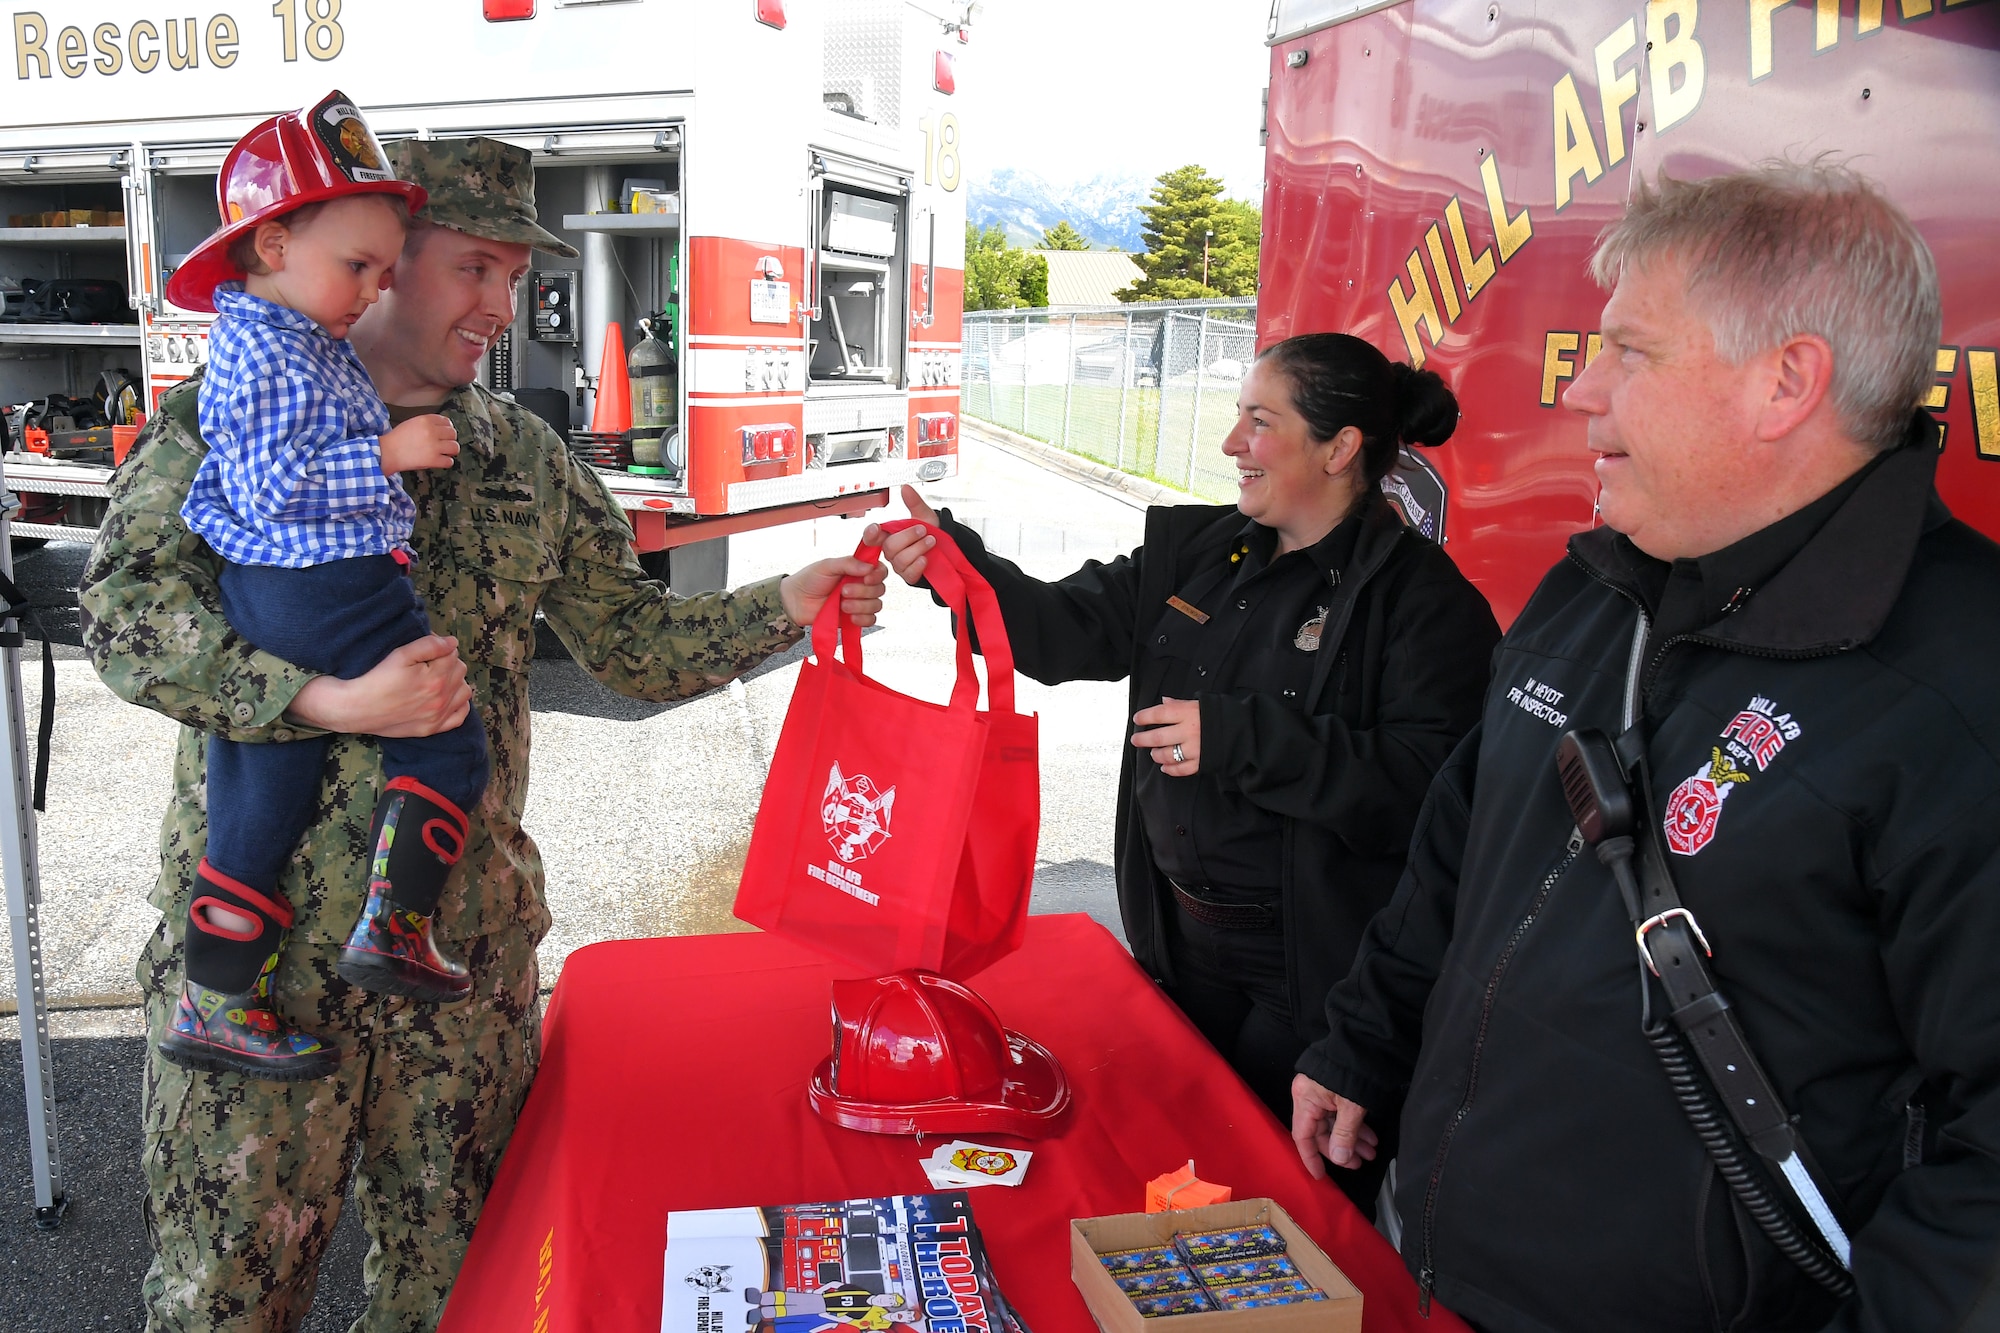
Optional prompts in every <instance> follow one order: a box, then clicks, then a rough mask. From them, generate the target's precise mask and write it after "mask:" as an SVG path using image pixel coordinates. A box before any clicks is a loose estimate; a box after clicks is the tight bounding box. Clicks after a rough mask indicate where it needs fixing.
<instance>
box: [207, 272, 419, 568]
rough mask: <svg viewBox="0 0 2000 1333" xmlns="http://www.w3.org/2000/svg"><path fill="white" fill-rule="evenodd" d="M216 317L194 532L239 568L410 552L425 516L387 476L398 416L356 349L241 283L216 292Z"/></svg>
mask: <svg viewBox="0 0 2000 1333" xmlns="http://www.w3.org/2000/svg"><path fill="white" fill-rule="evenodd" d="M215 310H216V314H217V316H218V318H217V319H216V321H215V325H214V327H213V328H211V329H210V330H209V334H208V369H207V371H206V372H204V374H203V376H202V381H201V391H200V397H199V399H198V402H199V406H200V411H201V434H202V438H203V439H205V440H206V441H207V442H208V456H207V457H206V458H204V459H203V460H202V464H201V469H200V471H198V472H197V473H196V474H195V479H194V485H193V486H192V487H191V488H190V489H189V491H188V497H187V502H186V503H185V504H183V505H182V506H181V518H182V519H183V520H185V521H186V523H187V525H188V527H189V528H191V529H193V531H194V532H195V533H196V534H197V535H199V536H200V537H201V538H203V539H204V540H205V541H207V542H208V544H209V545H210V546H212V547H214V548H215V552H216V554H217V555H220V556H221V557H222V558H223V559H224V560H227V561H229V562H230V563H232V564H238V565H277V566H280V567H282V568H286V569H301V568H304V567H306V566H308V565H323V564H325V563H327V562H328V561H330V560H345V559H348V558H350V557H353V556H363V555H391V554H393V553H395V552H397V551H408V549H409V538H410V525H411V523H412V521H413V520H414V519H415V517H416V507H415V506H414V505H412V504H411V503H410V497H409V496H408V495H406V494H405V493H404V491H403V487H402V484H401V483H400V482H398V481H397V480H396V479H395V478H394V477H386V476H383V475H382V447H381V442H380V437H381V435H382V433H383V432H384V431H386V430H388V429H389V410H388V409H387V408H386V407H384V406H383V405H382V399H381V397H380V396H379V395H378V394H377V393H376V392H375V383H374V381H373V380H371V379H369V378H368V372H367V370H365V369H364V368H363V367H362V365H361V358H360V357H358V356H356V355H355V354H354V349H353V348H352V347H350V346H348V345H347V343H346V341H345V340H344V339H340V338H335V337H332V336H331V335H329V334H328V333H327V332H326V330H324V329H322V328H320V326H319V325H318V324H316V323H314V322H313V320H312V319H311V318H309V317H308V316H305V315H302V314H300V313H299V312H298V311H296V310H291V309H288V308H286V307H284V306H281V305H276V304H273V303H272V302H270V301H266V300H263V299H261V298H259V297H255V296H252V295H250V294H249V293H248V292H245V291H244V290H243V288H242V284H240V283H225V284H223V285H222V286H221V287H219V288H217V289H216V293H215Z"/></svg>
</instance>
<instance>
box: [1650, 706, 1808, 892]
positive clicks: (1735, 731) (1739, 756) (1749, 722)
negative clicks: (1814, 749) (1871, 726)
mask: <svg viewBox="0 0 2000 1333" xmlns="http://www.w3.org/2000/svg"><path fill="white" fill-rule="evenodd" d="M1801 730H1802V728H1801V727H1800V726H1799V724H1798V723H1797V722H1796V721H1794V720H1793V718H1792V715H1791V714H1790V713H1780V712H1779V711H1778V706H1777V705H1776V704H1774V703H1772V702H1771V701H1770V700H1769V699H1766V698H1763V697H1761V696H1759V697H1757V698H1753V699H1751V701H1750V705H1749V707H1747V708H1745V709H1744V710H1743V711H1742V712H1740V713H1738V714H1737V715H1736V716H1735V717H1733V718H1731V719H1730V720H1729V725H1728V726H1726V727H1724V728H1723V729H1722V744H1720V745H1716V746H1711V747H1710V749H1709V759H1708V762H1707V763H1706V764H1704V765H1702V766H1701V767H1700V768H1699V769H1697V770H1696V771H1695V772H1694V774H1693V775H1692V776H1691V777H1689V778H1688V779H1686V780H1685V781H1684V782H1682V783H1681V785H1680V786H1678V787H1676V788H1674V792H1673V795H1671V796H1669V797H1668V798H1667V813H1666V818H1665V820H1664V821H1663V823H1664V825H1665V829H1666V835H1667V847H1668V849H1669V850H1670V851H1672V852H1674V853H1675V854H1676V855H1678V856H1693V855H1694V854H1695V853H1696V852H1698V851H1700V850H1701V849H1702V848H1704V847H1706V846H1708V844H1709V843H1710V842H1711V841H1712V840H1713V839H1714V837H1715V830H1716V826H1717V825H1718V824H1719V823H1720V822H1721V819H1722V803H1723V802H1724V801H1726V800H1728V799H1729V793H1730V792H1732V791H1734V790H1736V788H1738V787H1740V786H1742V785H1743V784H1744V783H1746V782H1748V781H1750V768H1751V767H1752V766H1753V765H1754V766H1755V767H1756V770H1757V771H1758V772H1759V773H1762V772H1763V771H1764V770H1765V769H1767V768H1769V767H1770V766H1771V761H1772V760H1774V759H1776V758H1777V757H1778V755H1779V754H1780V753H1781V752H1782V751H1783V750H1784V748H1785V746H1786V744H1788V743H1789V742H1791V741H1795V740H1797V739H1798V738H1799V735H1800V732H1801Z"/></svg>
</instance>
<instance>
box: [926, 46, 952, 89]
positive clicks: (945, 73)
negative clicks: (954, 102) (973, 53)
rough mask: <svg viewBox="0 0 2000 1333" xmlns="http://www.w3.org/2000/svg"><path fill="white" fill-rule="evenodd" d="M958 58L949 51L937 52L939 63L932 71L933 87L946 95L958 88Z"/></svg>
mask: <svg viewBox="0 0 2000 1333" xmlns="http://www.w3.org/2000/svg"><path fill="white" fill-rule="evenodd" d="M957 63H958V61H957V58H956V57H954V56H953V55H952V53H951V52H949V51H940V52H938V53H937V64H936V66H935V67H934V68H933V69H932V72H931V87H933V88H935V89H937V90H938V91H939V92H941V93H944V94H945V95H946V96H949V95H950V94H952V93H954V92H956V91H957V90H958V71H957V69H956V65H957Z"/></svg>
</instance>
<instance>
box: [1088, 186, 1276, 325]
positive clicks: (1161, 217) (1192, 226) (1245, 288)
mask: <svg viewBox="0 0 2000 1333" xmlns="http://www.w3.org/2000/svg"><path fill="white" fill-rule="evenodd" d="M1152 198H1153V202H1152V203H1150V204H1141V205H1140V206H1139V211H1140V212H1141V213H1143V214H1144V215H1145V218H1146V228H1145V231H1144V233H1143V235H1144V237H1145V241H1146V251H1145V253H1144V254H1139V255H1134V256H1133V257H1132V258H1133V260H1134V262H1136V263H1137V264H1138V265H1139V270H1140V272H1142V273H1143V274H1144V275H1145V276H1144V277H1142V278H1140V279H1139V280H1138V281H1136V282H1134V283H1132V284H1131V285H1130V286H1129V287H1126V288H1124V289H1122V290H1121V291H1120V292H1119V293H1118V299H1119V300H1121V301H1196V300H1211V299H1214V298H1216V297H1222V296H1254V295H1255V294H1256V292H1257V251H1258V240H1259V232H1260V229H1261V223H1262V218H1261V215H1260V214H1259V212H1258V211H1257V209H1256V208H1254V207H1252V206H1251V205H1249V204H1245V203H1241V202H1239V201H1237V200H1234V199H1224V198H1223V197H1222V182H1221V181H1219V180H1217V179H1216V178H1215V177H1213V176H1211V175H1209V174H1208V173H1207V172H1206V171H1204V170H1202V169H1201V168H1200V167H1199V166H1196V165H1193V164H1190V165H1188V166H1185V167H1176V168H1175V169H1174V170H1172V171H1168V172H1165V173H1162V175H1161V176H1160V179H1159V181H1158V182H1157V183H1155V184H1154V186H1153V195H1152ZM1204 245H1205V246H1206V250H1207V258H1208V263H1207V277H1208V281H1207V282H1205V283H1204V282H1203V281H1202V276H1203V274H1202V268H1203V265H1202V255H1203V249H1204Z"/></svg>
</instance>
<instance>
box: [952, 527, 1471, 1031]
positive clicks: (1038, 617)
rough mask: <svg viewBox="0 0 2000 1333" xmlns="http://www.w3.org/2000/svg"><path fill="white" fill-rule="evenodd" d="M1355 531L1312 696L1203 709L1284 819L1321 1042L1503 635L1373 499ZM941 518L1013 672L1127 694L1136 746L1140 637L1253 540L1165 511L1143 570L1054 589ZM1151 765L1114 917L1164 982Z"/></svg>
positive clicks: (1148, 662)
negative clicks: (1010, 652)
mask: <svg viewBox="0 0 2000 1333" xmlns="http://www.w3.org/2000/svg"><path fill="white" fill-rule="evenodd" d="M1361 517H1362V527H1361V532H1360V535H1359V537H1358V539H1357V541H1356V545H1355V551H1354V555H1353V557H1352V558H1351V559H1350V561H1349V562H1348V565H1347V572H1346V575H1345V577H1343V579H1342V580H1341V586H1340V588H1339V589H1338V590H1337V592H1336V594H1335V596H1336V603H1335V605H1334V606H1333V607H1332V608H1331V609H1329V611H1328V612H1327V620H1326V628H1325V630H1324V631H1323V633H1322V635H1321V638H1320V648H1319V651H1318V658H1319V660H1318V662H1317V664H1316V666H1315V670H1314V673H1313V678H1312V685H1311V688H1310V689H1309V690H1308V691H1307V692H1306V693H1305V695H1304V696H1303V697H1302V698H1301V699H1300V700H1298V701H1296V706H1295V705H1294V704H1293V703H1288V702H1286V701H1283V700H1280V699H1276V698H1272V697H1270V696H1268V695H1264V694H1258V693H1255V692H1248V691H1245V692H1234V693H1215V694H1203V695H1201V696H1199V700H1200V704H1201V742H1202V747H1201V764H1202V769H1203V771H1204V772H1214V773H1216V774H1217V775H1219V776H1220V778H1221V779H1222V781H1223V782H1224V783H1227V784H1233V785H1234V786H1235V788H1236V789H1237V790H1239V791H1241V792H1242V793H1243V794H1244V795H1245V796H1247V797H1249V798H1250V799H1251V800H1253V801H1255V802H1257V803H1258V804H1260V805H1262V806H1263V807H1264V808H1266V809H1268V810H1271V811H1273V812H1274V813H1276V814H1278V815H1280V816H1282V817H1283V819H1284V827H1285V847H1284V875H1283V894H1282V899H1281V902H1282V910H1283V915H1284V932H1285V941H1286V946H1285V947H1286V963H1287V967H1286V974H1287V982H1288V985H1289V987H1290V990H1291V1001H1292V1012H1293V1014H1294V1015H1295V1016H1296V1021H1297V1025H1298V1032H1299V1036H1300V1037H1301V1038H1303V1039H1307V1040H1310V1039H1311V1038H1313V1037H1315V1036H1317V1035H1319V1034H1320V1033H1321V1032H1324V1031H1325V1026H1326V1024H1325V1008H1324V1001H1325V997H1326V992H1327V990H1328V988H1329V987H1331V986H1332V985H1333V983H1334V982H1335V981H1337V980H1339V979H1340V977H1341V976H1342V975H1343V974H1344V973H1345V972H1346V971H1347V965H1348V963H1349V962H1350V961H1351V960H1352V958H1353V956H1354V949H1355V946H1356V945H1357V944H1358V943H1359V942H1360V939H1361V932H1362V929H1363V928H1364V927H1365V926H1366V924H1367V922H1368V919H1369V918H1370V917H1371V916H1373V915H1374V913H1375V912H1376V910H1377V909H1378V908H1380V907H1381V906H1382V905H1383V904H1384V903H1385V902H1387V901H1388V899H1389V894H1390V893H1391V891H1392V890H1393V889H1394V888H1395V885H1396V880H1397V878H1398V877H1399V876H1400V875H1401V873H1402V868H1403V857H1404V852H1405V849H1406V848H1407V847H1408V845H1409V840H1410V830H1411V828H1412V827H1413V825H1414V823H1415V820H1416V812H1417V807H1418V805H1419V804H1420V803H1421V802H1422V800H1423V793H1424V790H1425V788H1426V787H1427V786H1428V785H1429V783H1430V780H1431V777H1432V775H1433V774H1435V773H1436V772H1437V769H1438V766H1439V765H1440V764H1442V763H1443V762H1444V759H1445V756H1446V755H1448V754H1449V753H1451V749H1452V747H1453V746H1454V745H1455V744H1457V742H1458V740H1459V738H1460V737H1461V736H1463V735H1464V734H1465V732H1466V730H1467V729H1468V728H1469V727H1471V726H1472V724H1473V720H1474V719H1475V718H1476V717H1477V716H1478V712H1479V702H1480V699H1481V697H1482V695H1483V694H1484V692H1485V688H1486V679H1487V670H1488V667H1489V665H1490V662H1491V660H1492V652H1493V646H1494V644H1496V643H1497V642H1498V641H1499V638H1500V629H1499V626H1498V625H1497V624H1496V623H1495V622H1494V619H1493V613H1492V611H1491V610H1490V609H1489V608H1488V607H1487V605H1486V599H1485V598H1484V597H1482V596H1480V594H1479V591H1478V589H1476V588H1474V587H1473V586H1472V584H1471V583H1470V582H1468V581H1467V580H1466V578H1465V576H1464V575H1462V574H1460V573H1459V572H1458V567H1457V566H1456V565H1454V564H1453V563H1452V562H1451V559H1450V557H1449V556H1447V555H1446V554H1445V553H1444V552H1443V551H1442V550H1440V549H1439V548H1438V547H1437V546H1436V545H1434V544H1433V543H1431V542H1430V541H1427V540H1426V539H1424V538H1423V537H1421V536H1418V535H1417V534H1415V533H1413V532H1410V531H1409V530H1408V529H1406V528H1405V527H1404V526H1403V524H1402V522H1401V521H1400V520H1399V519H1398V518H1397V517H1396V514H1395V511H1394V510H1393V509H1391V508H1390V507H1389V505H1388V504H1387V503H1385V502H1384V501H1383V500H1382V499H1381V498H1380V496H1378V495H1371V497H1370V499H1369V501H1368V507H1367V510H1366V511H1365V512H1364V513H1363V515H1362V516H1361ZM939 519H940V522H941V525H942V526H943V527H944V528H945V530H946V531H948V532H949V533H950V534H951V536H952V538H953V540H954V541H956V542H957V543H958V544H959V546H960V547H961V548H962V549H963V550H964V552H965V553H966V555H967V557H968V558H969V559H970V560H971V562H972V564H973V565H974V567H976V568H977V569H978V570H979V572H980V573H981V574H983V575H984V576H985V577H986V580H987V581H988V582H989V583H991V584H992V585H993V590H994V592H995V593H996V594H997V595H998V597H999V601H1000V612H1001V616H1002V618H1003V619H1004V620H1005V621H1006V624H1007V633H1008V636H1009V639H1010V640H1011V642H1012V645H1013V649H1014V662H1015V665H1016V666H1017V667H1018V668H1019V669H1020V670H1021V671H1024V672H1026V673H1027V674H1028V675H1029V676H1032V677H1033V678H1034V679H1036V680H1039V681H1041V682H1043V683H1044V684H1050V685H1053V684H1057V683H1059V682H1061V681H1065V680H1118V679H1120V678H1129V679H1130V681H1131V684H1132V688H1131V694H1130V697H1129V706H1128V707H1127V708H1126V726H1125V734H1126V737H1127V739H1128V740H1129V738H1130V736H1131V733H1132V730H1133V727H1132V723H1131V714H1133V713H1135V712H1137V711H1138V710H1139V709H1141V708H1144V707H1147V706H1148V705H1151V704H1156V703H1158V702H1159V700H1160V678H1161V676H1162V674H1163V672H1164V664H1163V662H1162V660H1161V659H1160V658H1159V657H1158V656H1157V655H1156V654H1153V653H1151V652H1149V648H1150V647H1151V645H1150V644H1149V643H1147V642H1144V641H1142V635H1143V633H1144V631H1145V630H1146V629H1147V628H1149V627H1150V626H1152V625H1153V624H1154V623H1155V622H1156V621H1157V620H1158V619H1159V617H1160V615H1161V613H1162V612H1163V611H1164V609H1165V607H1166V602H1167V598H1169V597H1171V596H1173V595H1174V593H1175V592H1176V591H1177V590H1178V589H1179V588H1181V587H1182V586H1183V585H1184V584H1185V583H1186V582H1187V581H1188V579H1189V577H1190V576H1191V575H1192V574H1193V573H1194V572H1195V571H1196V570H1197V569H1200V568H1203V567H1204V566H1205V565H1206V564H1208V563H1210V562H1219V561H1223V560H1226V559H1227V558H1228V554H1229V551H1230V549H1231V547H1232V545H1233V543H1234V542H1235V540H1236V539H1237V536H1238V534H1239V533H1240V532H1241V530H1242V527H1243V515H1242V514H1241V513H1240V512H1239V511H1238V510H1237V509H1235V508H1234V507H1233V506H1213V507H1211V506H1206V505H1164V506H1156V507H1154V508H1152V509H1150V510H1148V511H1147V513H1146V538H1145V544H1144V545H1142V546H1141V547H1140V548H1139V549H1138V550H1136V551H1134V552H1133V553H1132V554H1131V555H1129V556H1120V557H1119V558H1118V559H1116V560H1114V561H1112V562H1110V563H1109V564H1102V563H1099V562H1097V561H1091V562H1090V563H1088V564H1086V565H1085V566H1084V567H1083V568H1082V569H1079V570H1077V571H1076V572H1075V573H1074V574H1071V575H1069V576H1068V577H1067V578H1063V579H1059V580H1057V581H1055V582H1053V583H1044V582H1042V581H1041V580H1039V579H1036V578H1033V577H1030V576H1029V575H1027V574H1024V573H1022V572H1021V570H1020V569H1019V568H1018V567H1017V566H1015V565H1013V564H1012V563H1010V562H1008V561H1006V560H1003V559H1001V558H999V557H998V556H995V555H993V554H991V553H990V552H988V551H987V550H986V547H985V544H984V543H982V542H981V541H980V540H979V536H978V534H977V533H975V532H973V531H972V530H971V529H970V528H967V527H966V526H965V525H964V524H962V523H958V522H956V521H954V520H953V519H952V518H951V515H950V512H949V511H945V512H943V513H941V514H940V515H939ZM1139 762H1140V756H1139V753H1138V751H1137V750H1136V749H1134V748H1133V747H1132V746H1130V745H1127V746H1125V753H1124V760H1123V764H1122V766H1121V768H1120V770H1119V777H1118V813H1117V829H1116V838H1117V851H1116V860H1117V866H1116V872H1117V879H1118V906H1119V912H1120V914H1121V916H1122V917H1123V920H1124V925H1125V937H1126V939H1127V941H1128V942H1130V944H1131V946H1132V953H1133V955H1134V957H1136V958H1137V959H1138V961H1139V964H1140V966H1142V967H1144V968H1145V969H1146V970H1147V971H1148V972H1149V973H1151V974H1152V975H1153V976H1154V977H1155V978H1157V979H1160V980H1171V979H1172V978H1171V975H1170V967H1169V963H1168V960H1167V950H1166V943H1165V940H1164V938H1163V930H1164V920H1165V919H1164V915H1163V914H1164V912H1165V910H1166V903H1167V896H1166V893H1165V887H1166V886H1165V884H1164V882H1163V881H1162V880H1161V879H1160V877H1159V876H1158V874H1157V873H1156V871H1155V869H1154V865H1153V856H1152V852H1151V850H1150V849H1149V848H1148V846H1147V840H1146V831H1145V822H1144V821H1143V820H1142V819H1140V818H1139V817H1138V812H1137V811H1136V810H1134V808H1133V800H1132V787H1133V780H1134V775H1135V773H1136V772H1137V768H1136V765H1137V764H1138V763H1139ZM1146 762H1151V761H1150V760H1147V761H1146Z"/></svg>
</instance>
